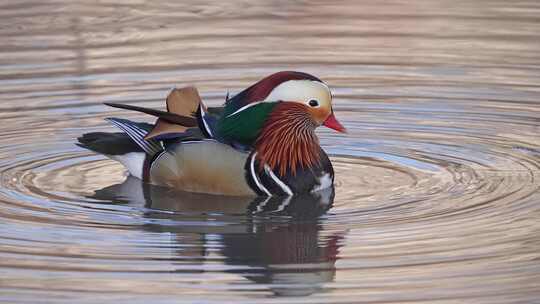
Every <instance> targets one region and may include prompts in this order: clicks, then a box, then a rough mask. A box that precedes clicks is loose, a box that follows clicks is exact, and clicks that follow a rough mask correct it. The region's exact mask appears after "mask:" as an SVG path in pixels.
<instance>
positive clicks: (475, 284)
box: [0, 0, 540, 304]
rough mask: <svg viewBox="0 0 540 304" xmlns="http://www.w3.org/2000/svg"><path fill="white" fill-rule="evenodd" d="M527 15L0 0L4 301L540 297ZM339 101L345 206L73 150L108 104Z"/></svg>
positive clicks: (0, 275) (302, 4)
mask: <svg viewBox="0 0 540 304" xmlns="http://www.w3.org/2000/svg"><path fill="white" fill-rule="evenodd" d="M539 16H540V3H538V2H537V1H495V0H494V1H445V0H437V1H422V0H415V1H399V0H398V1H376V2H375V1H373V2H369V3H368V2H367V1H351V0H344V1H327V2H325V1H222V2H219V1H182V3H177V2H176V1H142V0H141V1H99V2H96V1H77V3H74V2H73V1H47V2H31V1H18V2H12V1H1V2H0V39H1V42H2V43H1V45H0V119H1V122H2V124H1V125H0V173H1V177H0V302H4V303H50V302H55V303H90V302H100V303H106V302H118V301H120V302H127V301H129V302H130V303H181V302H185V303H192V302H197V303H218V302H220V303H221V302H226V303H231V302H235V303H255V302H256V303H277V302H287V303H317V302H327V303H353V302H354V303H403V302H408V303H409V302H410V303H490V304H493V303H540V302H539V301H540V300H539V299H540V190H539V189H540V135H539V134H540V85H539V84H540V18H539ZM279 70H300V71H305V72H309V73H312V74H314V75H316V76H318V77H320V78H322V79H323V80H324V81H326V82H327V83H328V84H329V85H330V86H331V88H332V90H333V94H334V96H335V97H334V104H335V112H336V116H337V117H338V118H339V119H340V120H341V121H342V122H343V123H344V125H345V126H346V127H347V128H348V130H349V133H348V134H337V133H334V132H332V131H331V130H329V129H322V128H321V129H320V130H319V131H318V134H319V136H320V139H321V143H322V145H323V147H324V148H325V149H326V151H327V152H328V153H329V154H331V156H332V157H331V158H332V161H333V164H334V167H335V169H336V188H335V192H332V191H326V192H324V193H321V194H320V195H317V196H314V197H299V198H295V199H293V200H288V201H286V200H277V199H275V200H271V201H268V202H261V201H260V200H247V199H231V198H220V197H206V196H200V195H199V196H196V195H192V194H188V193H184V194H179V193H173V192H171V191H168V190H163V189H158V188H152V187H149V186H143V185H142V184H141V183H140V182H139V181H138V180H135V179H133V178H126V174H125V172H124V170H123V168H122V166H121V165H119V164H117V163H115V162H113V161H111V160H108V159H106V158H104V157H102V156H99V155H96V154H93V153H91V152H89V151H85V150H83V149H81V148H78V147H76V146H75V145H74V143H75V142H76V138H77V137H78V136H80V135H81V134H82V133H85V132H89V131H112V130H114V127H112V126H111V125H109V124H107V123H106V122H105V121H104V120H103V119H104V118H106V117H111V116H116V117H123V118H129V119H134V120H147V121H148V119H149V118H148V117H146V116H144V115H143V114H140V113H135V112H128V111H122V110H118V109H113V108H109V107H106V106H104V105H103V104H102V103H103V102H117V103H130V104H134V105H138V106H145V107H154V108H162V107H163V106H164V98H165V96H166V95H167V93H168V91H169V90H170V89H171V88H173V87H175V86H177V87H181V86H184V85H189V84H194V85H196V86H197V87H198V88H199V90H200V92H201V94H202V97H203V99H204V100H205V101H206V102H207V103H209V104H211V105H219V104H221V103H222V102H223V100H224V97H225V94H226V92H227V91H230V92H231V93H236V92H238V91H240V90H241V89H243V88H245V87H247V86H248V85H250V84H251V83H253V82H255V81H257V80H258V79H260V78H262V77H263V76H265V75H268V74H271V73H273V72H276V71H279Z"/></svg>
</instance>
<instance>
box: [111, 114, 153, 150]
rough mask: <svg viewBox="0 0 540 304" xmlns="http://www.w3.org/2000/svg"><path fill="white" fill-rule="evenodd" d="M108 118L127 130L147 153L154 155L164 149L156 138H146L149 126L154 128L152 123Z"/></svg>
mask: <svg viewBox="0 0 540 304" xmlns="http://www.w3.org/2000/svg"><path fill="white" fill-rule="evenodd" d="M106 120H107V121H109V122H110V123H112V124H113V125H115V126H116V127H118V128H119V129H120V130H122V131H124V132H126V134H127V135H128V136H129V137H130V138H131V139H132V140H133V141H134V142H135V143H136V144H137V145H138V146H139V147H140V148H141V149H142V150H144V152H146V154H148V155H150V156H154V155H156V154H157V153H159V152H161V151H162V150H163V145H162V144H161V142H159V141H157V140H155V139H145V136H146V134H147V133H148V132H149V128H152V125H149V124H145V123H137V122H133V121H130V120H127V119H121V118H107V119H106Z"/></svg>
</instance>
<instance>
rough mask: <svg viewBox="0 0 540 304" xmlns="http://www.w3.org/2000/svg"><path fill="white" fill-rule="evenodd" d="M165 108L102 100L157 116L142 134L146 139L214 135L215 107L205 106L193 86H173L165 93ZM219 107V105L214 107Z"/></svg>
mask: <svg viewBox="0 0 540 304" xmlns="http://www.w3.org/2000/svg"><path fill="white" fill-rule="evenodd" d="M166 103H167V111H161V110H155V109H149V108H144V107H138V106H133V105H126V104H116V103H105V104H106V105H108V106H111V107H115V108H120V109H126V110H132V111H137V112H142V113H145V114H149V115H152V116H156V117H157V118H158V119H157V121H156V123H155V124H154V127H153V128H152V129H151V130H150V131H149V132H148V133H147V135H146V136H145V139H146V140H150V139H156V140H166V139H182V138H186V137H190V136H193V134H201V133H202V135H204V137H206V138H213V137H214V134H215V131H214V128H215V124H216V121H217V118H216V114H215V113H216V112H219V110H216V108H210V109H208V108H207V107H206V105H205V104H204V103H203V101H202V100H201V98H200V96H199V93H198V91H197V89H196V88H194V87H185V88H181V89H173V90H172V91H171V92H170V93H169V95H168V96H167V101H166ZM217 109H219V108H217Z"/></svg>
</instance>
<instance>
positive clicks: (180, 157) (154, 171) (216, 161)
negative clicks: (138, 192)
mask: <svg viewBox="0 0 540 304" xmlns="http://www.w3.org/2000/svg"><path fill="white" fill-rule="evenodd" d="M247 158H248V154H247V153H243V152H240V151H238V150H235V149H234V148H232V147H231V146H228V145H225V144H222V143H219V142H217V141H214V140H201V141H192V142H181V143H179V144H175V145H173V146H170V147H168V148H167V149H166V150H165V151H164V152H163V153H161V154H160V155H158V156H157V157H156V159H155V160H154V161H153V162H152V165H151V167H150V182H151V183H152V184H156V185H163V186H168V187H173V188H176V189H180V190H184V191H190V192H199V193H211V194H220V195H234V196H254V195H256V194H255V192H254V191H253V190H251V188H250V187H249V185H248V183H247V182H246V177H245V176H246V174H245V169H244V167H245V163H246V160H247Z"/></svg>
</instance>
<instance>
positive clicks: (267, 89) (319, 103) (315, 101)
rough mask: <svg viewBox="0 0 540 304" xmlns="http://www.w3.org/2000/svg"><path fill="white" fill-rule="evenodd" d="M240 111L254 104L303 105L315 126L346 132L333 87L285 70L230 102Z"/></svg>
mask: <svg viewBox="0 0 540 304" xmlns="http://www.w3.org/2000/svg"><path fill="white" fill-rule="evenodd" d="M230 101H231V102H232V103H236V104H235V107H236V108H237V109H241V108H242V107H247V106H249V105H250V104H253V103H260V102H268V103H270V102H283V103H296V104H300V105H302V107H299V109H302V110H303V111H305V112H306V113H307V114H308V115H309V117H310V118H311V120H312V122H313V123H314V125H315V126H316V127H318V126H321V125H323V126H326V127H328V128H331V129H334V130H336V131H338V132H343V133H345V132H346V129H345V127H343V125H342V124H341V123H340V122H339V121H338V120H337V119H336V117H335V116H334V111H333V109H332V94H331V92H330V88H329V87H328V86H327V85H326V84H325V83H324V82H323V81H322V80H320V79H319V78H317V77H315V76H313V75H310V74H307V73H303V72H295V71H282V72H278V73H275V74H272V75H270V76H267V77H265V78H263V79H262V80H260V81H258V82H257V83H255V84H254V85H252V86H251V87H249V88H247V89H246V90H244V91H243V92H241V93H240V94H238V95H236V96H235V97H234V98H233V99H231V100H230Z"/></svg>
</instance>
